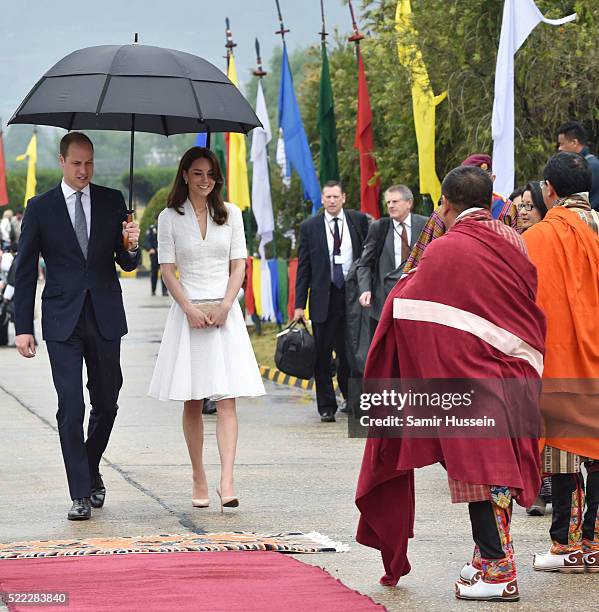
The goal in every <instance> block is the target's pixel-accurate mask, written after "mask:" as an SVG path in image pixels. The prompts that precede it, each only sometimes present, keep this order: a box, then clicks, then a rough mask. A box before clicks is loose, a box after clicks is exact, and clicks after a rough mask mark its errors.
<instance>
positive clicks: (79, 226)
mask: <svg viewBox="0 0 599 612" xmlns="http://www.w3.org/2000/svg"><path fill="white" fill-rule="evenodd" d="M81 195H82V193H81V191H77V192H76V193H75V236H77V242H79V246H80V247H81V252H82V253H83V257H84V258H85V259H87V242H88V238H87V220H86V219H85V213H84V212H83V204H82V203H81Z"/></svg>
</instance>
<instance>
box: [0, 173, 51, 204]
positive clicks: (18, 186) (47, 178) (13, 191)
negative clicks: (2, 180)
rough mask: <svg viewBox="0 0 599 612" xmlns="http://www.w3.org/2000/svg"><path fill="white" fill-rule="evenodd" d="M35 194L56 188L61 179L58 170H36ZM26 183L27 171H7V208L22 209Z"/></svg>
mask: <svg viewBox="0 0 599 612" xmlns="http://www.w3.org/2000/svg"><path fill="white" fill-rule="evenodd" d="M35 174H36V178H37V186H36V191H37V193H44V192H45V191H48V189H52V187H56V185H58V184H59V183H60V180H61V179H62V172H61V171H60V170H53V169H50V168H39V169H38V170H37V172H36V173H35ZM26 182H27V170H26V169H19V170H9V171H8V172H7V173H6V188H7V190H8V202H9V203H8V208H10V209H12V210H19V209H22V208H23V205H24V199H25V185H26Z"/></svg>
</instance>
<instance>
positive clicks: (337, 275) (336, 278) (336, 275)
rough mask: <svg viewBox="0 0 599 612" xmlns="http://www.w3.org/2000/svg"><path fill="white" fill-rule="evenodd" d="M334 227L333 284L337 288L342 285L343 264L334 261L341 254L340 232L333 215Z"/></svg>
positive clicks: (337, 221) (337, 222)
mask: <svg viewBox="0 0 599 612" xmlns="http://www.w3.org/2000/svg"><path fill="white" fill-rule="evenodd" d="M333 221H334V222H335V229H334V231H333V285H335V287H337V288H338V289H341V287H343V283H344V280H343V266H342V265H341V264H340V263H335V259H336V256H337V255H341V234H340V233H339V219H337V217H335V218H334V219H333Z"/></svg>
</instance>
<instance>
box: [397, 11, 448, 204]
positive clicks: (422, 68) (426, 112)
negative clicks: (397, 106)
mask: <svg viewBox="0 0 599 612" xmlns="http://www.w3.org/2000/svg"><path fill="white" fill-rule="evenodd" d="M395 29H396V30H397V32H398V34H399V37H398V41H397V52H398V54H399V61H400V63H401V65H402V66H404V67H405V68H407V69H408V70H410V72H411V74H412V108H413V112H414V126H415V128H416V140H417V142H418V167H419V170H420V193H428V194H430V196H431V198H432V199H433V204H434V205H435V206H437V202H438V201H439V198H440V197H441V183H440V182H439V178H438V177H437V172H436V170H435V107H436V106H437V105H438V104H440V103H441V102H442V101H443V100H444V99H445V97H446V96H447V92H446V91H444V92H443V93H442V94H439V95H438V96H435V95H434V94H433V90H432V87H431V83H430V81H429V78H428V72H427V70H426V65H425V63H424V59H423V57H422V53H421V51H420V49H418V47H417V46H416V45H415V44H414V43H413V42H412V41H414V40H416V39H417V38H418V32H417V31H416V29H415V28H414V26H413V24H412V5H411V3H410V0H399V1H398V3H397V9H396V11H395Z"/></svg>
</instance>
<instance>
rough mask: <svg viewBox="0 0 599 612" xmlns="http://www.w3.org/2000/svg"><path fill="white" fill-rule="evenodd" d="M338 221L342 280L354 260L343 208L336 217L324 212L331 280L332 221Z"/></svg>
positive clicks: (333, 231)
mask: <svg viewBox="0 0 599 612" xmlns="http://www.w3.org/2000/svg"><path fill="white" fill-rule="evenodd" d="M335 218H337V219H339V223H338V226H339V235H340V236H341V265H342V267H343V278H345V277H346V276H347V273H348V272H349V268H350V266H351V265H352V262H353V260H354V250H353V247H352V243H351V235H350V233H349V229H348V227H347V221H346V218H345V213H344V212H343V208H342V209H341V211H340V212H339V214H338V215H337V217H333V215H331V214H329V213H328V212H326V211H325V213H324V225H325V233H326V235H327V245H328V247H329V261H330V262H331V279H332V278H333V235H334V233H335V222H334V221H333V219H335Z"/></svg>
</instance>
